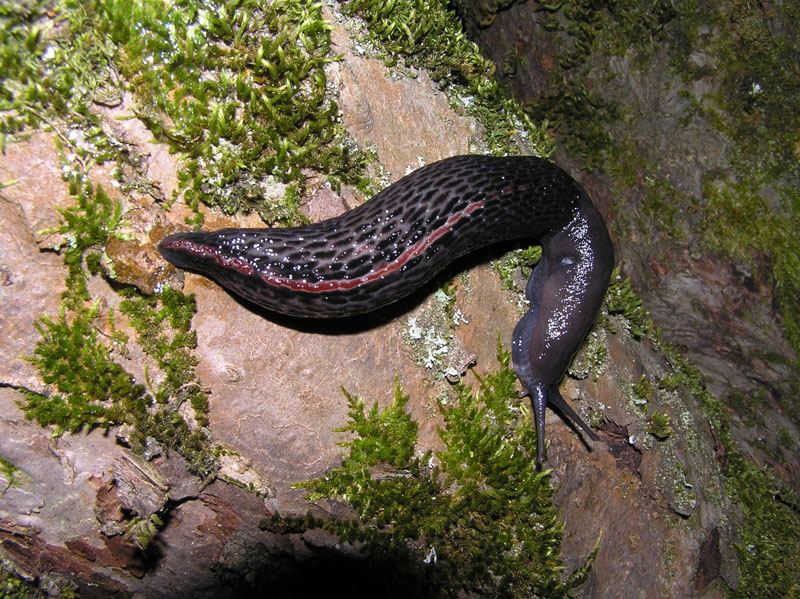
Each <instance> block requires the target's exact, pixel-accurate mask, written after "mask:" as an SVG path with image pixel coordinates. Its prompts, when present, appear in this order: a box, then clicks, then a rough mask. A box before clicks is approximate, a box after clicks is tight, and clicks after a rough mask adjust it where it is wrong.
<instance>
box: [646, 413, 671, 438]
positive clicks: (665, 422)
mask: <svg viewBox="0 0 800 599" xmlns="http://www.w3.org/2000/svg"><path fill="white" fill-rule="evenodd" d="M647 432H648V433H650V434H651V435H653V436H654V437H655V438H656V439H658V440H659V441H665V440H667V439H669V438H670V437H671V436H672V425H671V424H670V419H669V415H668V414H666V413H664V412H651V413H650V415H649V416H648V417H647Z"/></svg>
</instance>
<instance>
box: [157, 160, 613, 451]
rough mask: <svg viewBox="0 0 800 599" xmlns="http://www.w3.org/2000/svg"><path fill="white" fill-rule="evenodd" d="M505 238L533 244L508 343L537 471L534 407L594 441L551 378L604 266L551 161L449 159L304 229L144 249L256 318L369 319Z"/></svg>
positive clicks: (600, 234)
mask: <svg viewBox="0 0 800 599" xmlns="http://www.w3.org/2000/svg"><path fill="white" fill-rule="evenodd" d="M513 239H530V240H536V241H538V242H539V243H541V245H542V257H541V260H540V262H539V264H538V265H537V266H536V268H535V269H534V271H533V274H532V275H531V278H530V280H529V282H528V284H527V288H526V296H527V298H528V300H530V309H529V310H528V312H527V313H526V314H525V315H524V316H523V317H522V319H521V320H520V321H519V323H518V324H517V326H516V328H515V329H514V334H513V338H512V346H511V347H512V353H511V355H512V362H513V366H514V370H515V372H516V373H517V376H518V377H519V379H520V381H521V383H522V386H523V395H528V396H530V397H531V401H532V404H533V409H534V418H535V422H536V431H537V444H538V446H537V460H538V461H539V462H540V463H542V462H544V461H545V444H544V411H545V408H546V407H547V406H548V405H550V406H554V407H555V408H557V409H558V410H559V411H560V412H561V413H562V415H563V416H564V417H566V418H568V419H569V420H571V421H572V422H573V423H575V424H577V425H578V426H580V428H582V429H583V430H584V431H585V432H586V434H587V435H588V436H589V437H590V438H592V439H597V436H596V435H595V433H594V432H593V431H592V429H590V428H589V427H588V426H587V425H586V423H585V422H583V420H582V419H581V418H580V417H579V416H578V415H577V414H576V413H575V412H574V411H573V410H572V408H571V407H570V406H569V404H567V402H566V401H565V400H564V399H563V398H562V397H561V394H560V393H559V391H558V382H559V381H560V380H561V378H562V377H563V376H564V373H565V371H566V369H567V366H568V365H569V363H570V361H571V359H572V357H573V355H574V354H575V352H576V351H577V349H578V347H579V346H580V344H581V343H582V341H583V338H584V337H585V336H586V333H587V331H588V330H589V327H590V326H591V325H592V323H593V322H594V319H595V317H596V316H597V312H598V310H599V308H600V304H601V302H602V300H603V298H604V296H605V292H606V289H607V287H608V283H609V280H610V278H611V270H612V268H613V265H614V249H613V246H612V244H611V239H610V238H609V235H608V231H607V229H606V226H605V223H604V222H603V218H602V216H601V215H600V213H599V212H598V210H597V208H595V206H594V205H593V204H592V202H591V200H590V199H589V197H588V196H587V195H586V193H585V192H584V191H583V190H582V189H581V187H580V186H579V185H578V183H577V182H576V181H575V180H574V179H573V178H572V177H570V176H569V175H568V174H567V173H565V172H564V171H563V170H561V169H560V168H559V167H557V166H555V165H554V164H552V163H550V162H548V161H546V160H543V159H540V158H534V157H529V156H512V157H505V158H498V157H492V156H473V155H470V156H456V157H453V158H448V159H446V160H442V161H439V162H436V163H433V164H430V165H428V166H425V167H423V168H420V169H419V170H417V171H414V172H413V173H411V174H409V175H407V176H406V177H404V178H403V179H401V180H400V181H398V182H397V183H395V184H393V185H391V186H389V187H388V188H386V189H384V190H383V191H381V192H380V193H378V194H377V195H376V196H375V197H374V198H372V199H371V200H369V201H367V202H365V203H364V204H362V205H361V206H359V207H358V208H355V209H354V210H350V211H348V212H345V213H344V214H342V215H340V216H337V217H335V218H331V219H328V220H325V221H322V222H319V223H316V224H313V225H307V226H301V227H291V228H286V229H270V228H264V229H222V230H219V231H209V232H187V233H178V234H176V235H170V236H168V237H166V238H165V239H164V240H163V241H161V243H160V244H159V246H158V249H159V251H160V252H161V254H162V255H163V256H164V258H166V259H167V260H168V261H169V262H171V263H172V264H174V265H175V266H178V267H180V268H184V269H190V270H193V271H196V272H199V273H201V274H203V275H205V276H207V277H209V278H211V279H214V280H215V281H216V282H217V283H219V284H220V285H222V286H223V287H227V288H228V289H229V290H231V291H232V292H233V293H235V294H237V295H240V296H241V297H243V298H245V299H247V300H249V301H251V302H253V303H255V304H258V305H259V306H263V307H265V308H267V309H269V310H273V311H275V312H279V313H281V314H286V315H290V316H298V317H308V318H332V317H343V316H352V315H356V314H363V313H365V312H369V311H372V310H377V309H378V308H380V307H381V306H384V305H386V304H389V303H391V302H395V301H397V300H399V299H400V298H402V297H405V296H407V295H409V294H410V293H412V292H413V291H415V290H416V289H418V288H419V287H421V286H422V285H423V284H425V283H426V282H427V281H429V280H430V279H431V278H432V277H434V276H435V275H436V274H437V273H439V272H440V271H441V270H442V269H444V268H445V267H446V266H447V265H448V264H449V263H451V262H452V261H453V260H454V259H456V258H458V257H459V256H462V255H464V254H467V253H468V252H471V251H473V250H475V249H477V248H480V247H483V246H486V245H489V244H492V243H496V242H499V241H504V240H513Z"/></svg>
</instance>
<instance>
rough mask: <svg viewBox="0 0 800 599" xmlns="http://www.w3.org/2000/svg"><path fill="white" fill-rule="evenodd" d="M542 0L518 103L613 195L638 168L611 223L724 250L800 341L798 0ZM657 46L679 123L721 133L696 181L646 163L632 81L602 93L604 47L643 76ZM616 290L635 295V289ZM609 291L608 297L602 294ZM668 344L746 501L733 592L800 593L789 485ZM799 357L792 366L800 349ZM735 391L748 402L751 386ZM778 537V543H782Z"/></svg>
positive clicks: (799, 346) (659, 428)
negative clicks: (538, 93)
mask: <svg viewBox="0 0 800 599" xmlns="http://www.w3.org/2000/svg"><path fill="white" fill-rule="evenodd" d="M539 5H540V7H541V8H543V9H544V11H543V12H540V13H539V14H540V15H541V16H542V17H544V19H545V21H546V28H548V29H550V30H553V31H558V32H561V33H562V35H560V36H556V39H557V41H556V44H557V48H556V57H557V61H560V64H559V65H558V67H557V68H553V69H552V70H551V71H550V74H551V76H552V80H551V83H552V85H551V87H550V91H549V92H548V94H547V95H546V96H545V97H543V98H541V99H540V100H538V101H536V102H535V103H532V104H531V105H529V106H526V109H527V110H528V111H529V114H531V115H532V116H533V117H534V118H538V119H549V120H550V121H551V122H552V123H553V124H554V127H555V129H556V130H557V131H558V133H559V136H558V139H559V143H560V144H561V145H562V147H564V148H567V150H568V153H569V154H571V155H572V156H573V157H576V156H580V157H581V158H582V159H583V163H584V166H585V168H588V169H593V170H597V171H602V172H605V173H607V174H610V175H611V176H612V177H613V180H614V183H613V185H614V186H615V187H616V189H617V190H618V191H619V192H620V196H622V194H623V193H624V192H625V190H628V189H630V188H633V187H636V186H639V185H640V184H641V181H638V180H637V178H639V177H641V176H642V174H645V175H646V177H645V181H644V186H643V188H644V190H645V191H644V199H643V200H642V203H641V204H642V205H641V206H639V207H638V208H637V209H636V210H638V211H639V212H638V213H639V214H640V215H643V217H644V218H643V221H642V222H637V223H625V222H623V221H624V215H625V214H626V213H629V212H630V213H633V214H636V210H635V209H631V208H630V206H627V207H626V210H625V211H620V222H619V223H615V224H618V225H620V226H621V227H628V228H630V229H631V230H645V231H647V232H648V233H647V234H648V235H654V236H655V237H656V238H657V237H658V236H662V237H663V238H664V239H669V240H673V241H674V240H683V241H691V242H692V243H700V244H701V245H703V246H705V247H706V248H707V249H710V250H713V251H719V252H722V253H725V254H728V255H729V256H731V257H732V258H733V259H734V260H735V261H736V262H737V263H738V264H739V265H741V267H742V268H743V269H744V270H748V271H749V272H752V273H753V276H754V277H756V278H757V279H758V280H759V282H763V283H764V284H765V285H766V286H767V287H769V288H771V289H772V297H773V305H774V306H775V307H776V308H777V311H778V312H779V314H780V316H781V318H782V324H783V326H784V331H785V334H786V337H787V339H788V340H789V341H790V342H791V344H792V345H793V346H794V348H795V351H798V350H800V326H798V322H799V321H798V316H797V315H798V314H800V304H798V298H800V261H799V260H800V253H799V252H798V251H797V248H796V247H795V246H796V237H797V231H798V230H800V223H798V219H799V218H800V216H799V215H800V200H799V199H798V191H797V190H798V189H800V185H799V183H800V169H798V157H800V152H799V151H798V148H800V145H798V139H800V121H798V119H797V118H796V115H797V114H798V109H799V108H800V107H799V106H798V102H800V93H798V91H800V72H798V69H797V68H793V67H792V66H791V65H797V64H798V60H799V57H800V39H798V35H797V34H798V29H797V27H796V23H797V22H798V17H799V16H800V14H798V7H797V4H796V3H773V4H769V5H754V4H752V3H747V2H743V1H740V0H726V1H725V2H721V3H707V2H695V1H689V2H680V3H675V2H669V1H666V0H665V1H661V0H659V1H657V2H655V3H653V2H648V3H644V4H643V3H640V2H634V1H621V2H620V1H615V2H606V1H603V0H600V1H598V0H568V1H566V2H560V1H559V2H540V3H539ZM664 53H666V56H667V62H666V65H664V66H663V68H671V69H672V70H673V85H674V86H675V87H677V88H678V90H679V91H677V92H676V93H677V94H678V97H679V98H681V99H682V100H684V101H685V102H686V105H687V106H688V108H687V109H686V110H685V112H684V114H683V115H681V122H682V124H683V125H688V124H689V123H692V122H694V120H696V119H697V118H700V119H702V120H703V121H704V122H705V123H706V124H707V126H708V127H709V128H710V129H711V131H712V132H713V133H714V134H715V135H718V136H719V138H720V139H722V140H723V143H724V146H725V151H726V154H725V156H724V160H725V164H727V166H726V167H725V168H719V169H716V170H713V172H709V173H708V174H706V176H705V178H704V181H703V186H702V190H701V192H700V194H699V195H693V194H689V193H687V191H686V189H681V188H679V186H678V185H677V184H676V183H675V182H672V181H670V180H667V179H665V178H663V177H659V176H658V175H655V174H653V173H656V172H658V169H657V168H656V166H657V164H658V160H659V159H663V158H664V157H663V156H652V155H649V154H648V150H647V148H648V147H649V146H648V145H647V143H646V142H642V141H641V140H638V141H637V140H636V139H635V138H632V137H631V136H630V135H627V134H626V131H639V130H642V129H644V130H648V129H646V127H643V126H642V124H641V121H642V120H647V119H651V118H652V116H650V115H648V114H640V111H641V107H640V105H636V104H633V105H631V104H629V103H626V101H625V99H624V98H623V95H624V93H627V94H629V96H630V97H636V94H635V93H632V92H631V90H630V89H629V88H625V87H624V86H622V89H623V92H622V93H620V94H617V95H616V96H613V95H612V94H609V93H606V90H609V89H615V88H616V87H615V86H616V84H617V82H616V81H615V77H616V76H617V74H615V73H612V72H610V70H609V69H608V64H609V59H610V57H614V58H615V59H616V60H618V61H619V60H624V61H626V64H629V65H631V68H632V69H633V70H635V69H636V68H637V67H641V69H642V73H645V75H644V76H647V75H646V73H647V69H648V68H649V67H651V66H652V65H653V64H656V61H657V60H660V59H661V58H660V57H661V56H663V55H664ZM658 64H663V63H660V62H659V63H658ZM656 78H658V77H656ZM633 79H635V76H634V77H633ZM626 81H629V80H628V79H626ZM699 83H702V85H698V84H699ZM673 89H674V88H673ZM697 89H701V90H708V91H706V92H701V93H698V92H696V90H697ZM632 106H633V107H634V108H633V110H632ZM651 134H652V133H651ZM689 150H692V148H689ZM698 151H701V150H698ZM675 159H677V160H680V159H681V157H680V156H676V157H675ZM640 225H644V226H641V227H640ZM637 227H639V229H637ZM620 231H621V229H618V232H620ZM621 291H623V296H628V295H631V294H630V290H629V289H628V290H627V292H625V291H624V290H621ZM614 301H616V300H615V299H614V298H613V297H611V298H610V299H609V307H611V305H612V304H613V302H614ZM639 304H640V302H639ZM625 305H627V306H629V309H630V310H634V311H636V312H638V313H640V317H638V318H636V321H638V322H639V323H640V325H636V329H637V330H636V332H637V334H640V335H641V334H642V332H643V331H647V330H648V329H651V330H652V322H651V321H650V320H649V317H648V316H647V315H646V314H645V313H644V310H643V308H642V307H641V305H639V306H637V305H636V303H635V302H634V303H631V302H625ZM640 326H641V327H642V328H639V327H640ZM631 332H634V330H632V331H631ZM653 332H654V333H655V335H656V338H657V339H658V337H659V336H658V333H657V331H653ZM664 347H665V348H667V347H668V345H667V344H664ZM669 351H671V352H674V355H673V356H672V357H671V359H670V361H672V360H673V358H674V360H675V361H674V362H673V364H677V365H678V367H677V370H678V373H679V374H678V375H677V376H675V377H672V376H670V380H668V381H666V384H668V385H673V384H674V383H675V382H676V381H677V380H678V379H680V380H681V381H683V382H686V384H688V385H689V386H690V388H692V389H693V391H694V393H695V395H696V397H698V399H699V400H700V401H701V403H703V405H705V406H706V409H707V410H709V411H710V412H711V413H712V414H713V415H714V416H713V417H714V426H715V427H716V428H717V430H718V431H720V430H721V431H724V434H723V435H722V436H723V443H724V447H725V451H726V453H727V455H728V456H729V465H728V468H727V471H726V480H727V484H728V486H729V492H730V493H731V495H732V497H733V498H734V499H735V501H736V502H737V503H739V504H740V505H741V506H742V508H743V510H744V512H745V517H744V520H743V521H742V522H741V523H740V534H741V535H742V543H740V544H739V545H738V548H739V559H740V567H739V576H740V585H739V587H738V588H737V589H735V590H731V595H732V596H736V597H746V596H751V597H766V596H770V597H772V596H775V597H785V596H794V595H796V593H797V590H798V588H800V579H798V576H797V573H796V571H793V569H792V566H791V563H792V560H793V559H794V558H795V557H796V556H797V555H798V554H800V553H799V551H798V550H799V549H800V533H799V532H798V531H800V527H799V526H798V515H797V509H796V507H792V506H796V505H797V500H796V498H795V497H794V494H793V493H791V491H789V490H786V489H783V490H778V489H779V486H776V483H775V482H774V479H773V478H772V477H771V476H770V473H769V472H768V471H767V470H762V469H759V468H757V467H755V466H753V465H752V464H751V463H749V462H748V461H746V460H745V459H744V458H743V457H742V456H741V454H740V453H738V451H737V449H736V446H735V443H734V442H733V440H732V439H731V437H730V434H729V433H728V432H727V431H728V428H729V425H728V420H727V415H726V408H725V407H724V406H723V404H722V403H721V402H720V401H719V400H717V399H716V398H713V397H711V396H710V394H708V392H707V391H706V390H705V388H704V386H703V385H702V382H701V377H700V375H699V373H698V372H697V371H696V370H695V369H693V368H692V367H690V366H689V365H688V363H687V362H686V360H685V359H683V358H681V357H680V356H679V355H678V354H677V352H675V350H674V349H670V350H669ZM794 368H795V372H797V371H798V366H797V363H795V365H794ZM639 390H640V391H643V389H639ZM742 399H743V404H745V405H746V406H748V407H747V409H748V410H750V411H751V412H752V413H753V414H754V415H756V411H757V410H756V409H755V407H754V406H755V404H757V402H758V401H759V399H758V397H747V398H742ZM795 400H796V394H795V395H793V396H792V397H790V398H787V399H786V400H785V403H786V405H785V406H782V407H783V408H784V410H785V413H787V414H789V415H790V417H792V418H794V419H796V414H797V411H796V407H794V405H793V404H794V403H796V401H795ZM650 416H651V433H652V434H654V435H663V434H666V433H667V432H668V426H665V425H667V423H666V421H665V420H664V417H663V415H660V414H658V413H654V414H651V415H650ZM783 437H784V438H786V437H789V435H788V434H787V433H784V435H783ZM781 546H782V547H783V548H784V550H783V551H780V550H778V549H777V548H778V547H781Z"/></svg>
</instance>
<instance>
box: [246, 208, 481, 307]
mask: <svg viewBox="0 0 800 599" xmlns="http://www.w3.org/2000/svg"><path fill="white" fill-rule="evenodd" d="M484 204H485V201H484V200H478V201H477V202H471V203H470V204H468V205H467V207H466V208H464V209H463V210H461V211H460V212H456V213H454V214H451V215H450V217H449V218H448V219H447V222H446V223H445V224H444V225H442V226H441V227H439V228H438V229H436V230H434V231H432V232H431V233H430V235H428V236H427V237H425V238H423V239H421V240H419V241H418V242H417V243H415V244H414V245H412V246H411V247H409V248H408V249H407V250H406V251H404V252H403V253H402V254H400V256H398V257H397V260H395V261H394V262H389V263H386V264H384V265H383V266H381V267H380V268H378V269H376V270H373V271H371V272H370V273H369V274H367V275H364V276H363V277H358V278H357V279H336V280H333V281H318V282H316V283H309V282H308V281H302V280H296V279H290V278H288V277H276V276H273V275H270V274H262V275H261V278H262V279H263V280H264V282H265V283H267V284H268V285H273V286H275V287H288V288H289V289H292V290H293V291H305V292H306V293H325V292H327V291H339V290H347V289H354V288H356V287H360V286H361V285H367V284H369V283H372V282H373V281H377V280H378V279H381V278H383V277H385V276H386V275H388V274H390V273H393V272H395V271H397V270H399V269H401V268H402V267H403V266H405V265H406V264H407V263H408V261H409V260H411V259H413V258H416V257H418V256H420V255H421V254H422V253H423V252H424V251H425V250H426V249H427V248H428V247H430V245H431V244H432V243H434V242H435V241H436V240H437V239H439V238H440V237H441V236H442V235H444V234H445V233H447V232H448V231H451V230H452V229H453V226H454V225H455V224H456V223H457V222H458V221H459V220H461V219H462V218H464V217H467V216H469V215H470V214H472V213H473V212H475V210H478V209H479V208H482V207H483V206H484Z"/></svg>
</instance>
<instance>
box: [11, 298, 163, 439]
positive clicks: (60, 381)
mask: <svg viewBox="0 0 800 599" xmlns="http://www.w3.org/2000/svg"><path fill="white" fill-rule="evenodd" d="M96 317H97V309H96V307H94V308H90V309H87V310H82V311H80V312H79V313H77V314H75V315H74V316H72V317H71V318H70V319H69V320H68V319H67V311H66V309H65V308H64V307H62V310H61V313H60V314H59V317H58V319H56V320H53V319H51V318H50V317H48V316H46V315H45V316H43V317H42V318H41V320H40V321H39V322H38V323H37V324H36V328H37V330H38V331H39V333H40V334H41V339H40V340H39V341H38V342H37V343H36V348H35V350H34V355H33V356H32V357H31V358H29V360H30V362H31V363H32V364H34V365H35V366H36V368H37V370H38V371H39V374H40V376H41V377H42V381H43V382H44V383H45V384H47V385H52V386H53V387H54V389H55V390H56V391H57V392H56V393H53V394H51V395H41V394H38V393H34V392H32V391H25V392H24V394H25V403H24V406H23V410H24V411H25V413H26V415H27V416H28V417H30V418H33V419H35V420H36V421H37V422H38V423H39V424H41V425H43V426H45V425H54V426H55V427H56V431H57V432H60V431H69V432H76V431H79V430H81V429H82V428H84V427H88V428H93V427H95V426H102V427H104V428H106V429H107V428H108V427H109V426H111V425H114V424H118V423H120V422H122V421H123V420H124V417H123V414H124V413H125V412H127V411H136V412H140V411H142V410H143V409H144V407H145V404H146V402H147V399H146V397H145V390H144V387H142V386H141V385H138V384H136V383H135V382H134V381H133V379H132V377H131V376H130V375H129V374H128V373H127V372H125V370H124V369H123V368H122V367H121V366H120V365H119V364H117V363H116V362H114V361H113V360H112V359H111V356H110V354H109V351H108V349H107V348H106V346H105V345H104V344H103V343H101V342H100V341H99V340H98V334H97V329H96V327H95V325H94V322H93V321H94V319H95V318H96Z"/></svg>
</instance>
